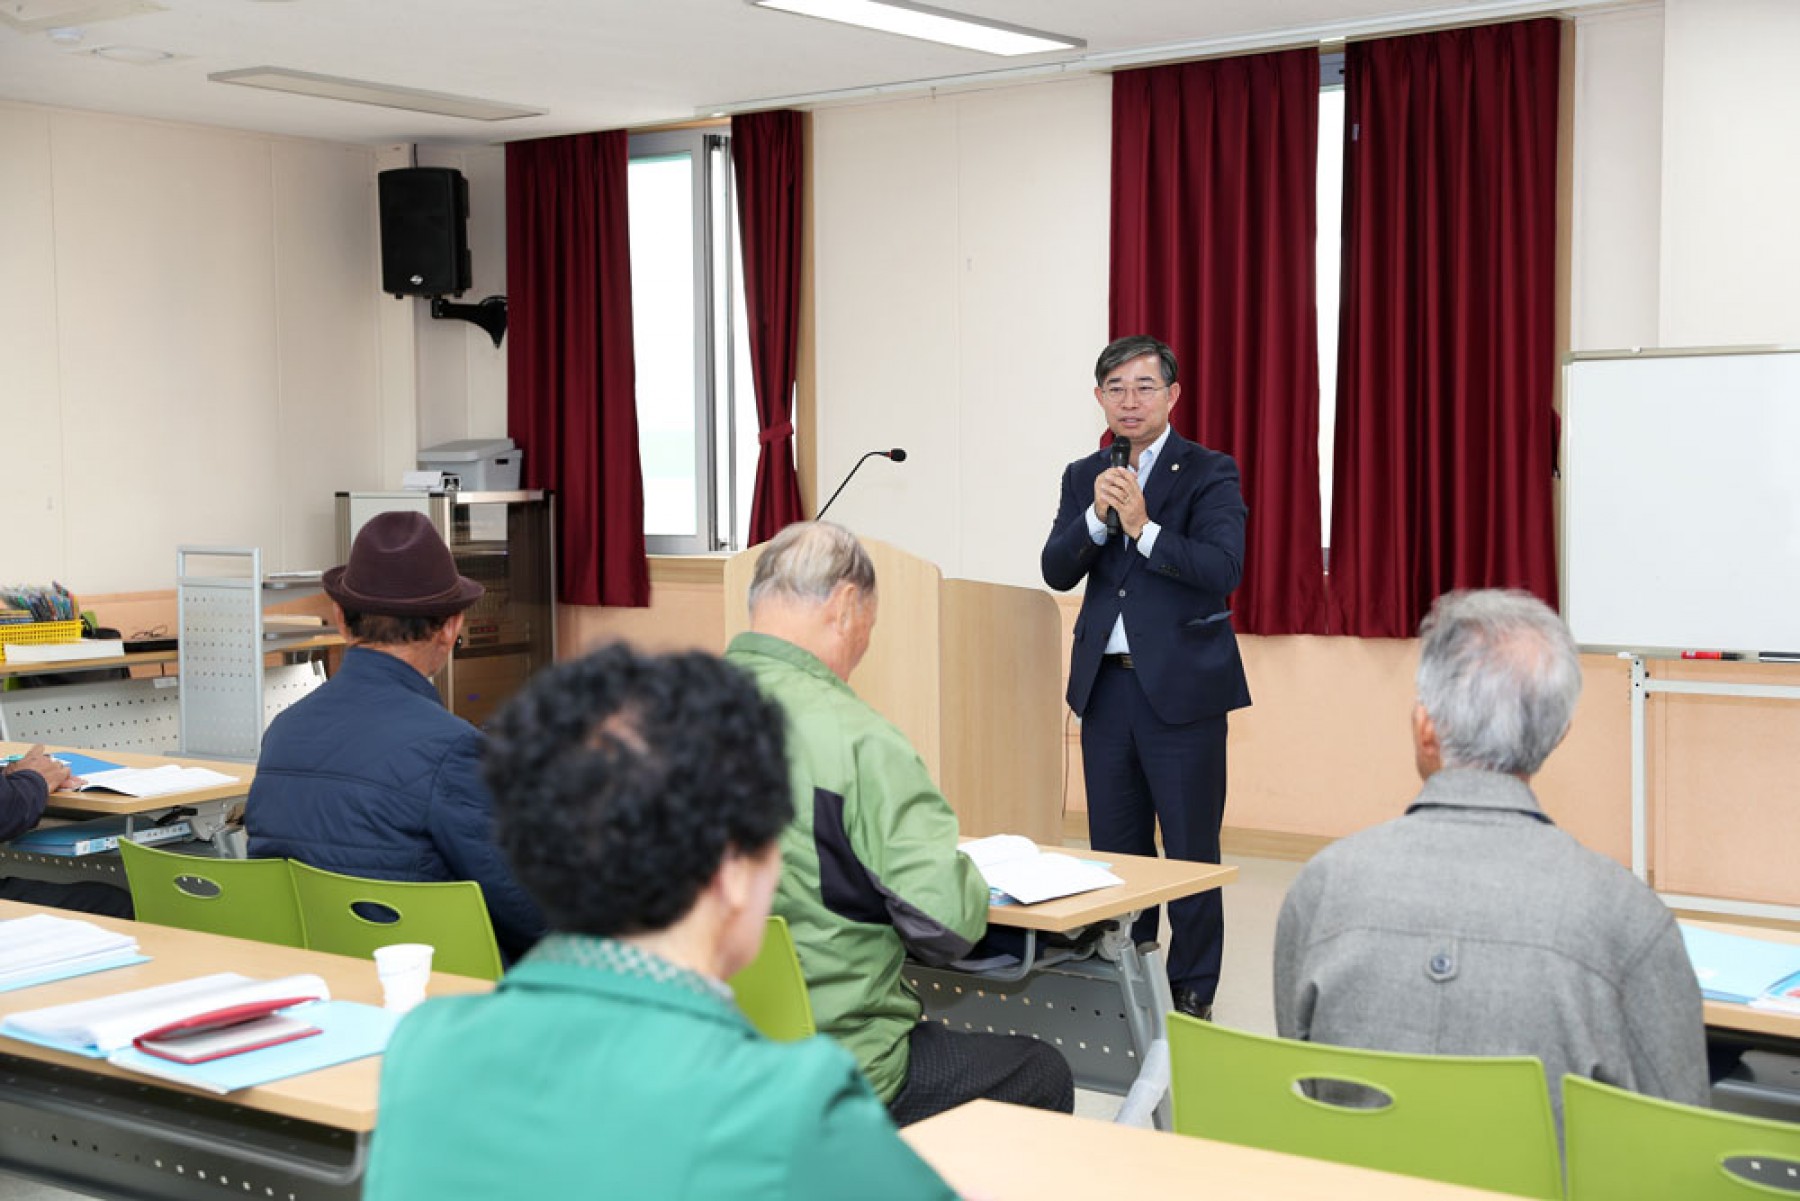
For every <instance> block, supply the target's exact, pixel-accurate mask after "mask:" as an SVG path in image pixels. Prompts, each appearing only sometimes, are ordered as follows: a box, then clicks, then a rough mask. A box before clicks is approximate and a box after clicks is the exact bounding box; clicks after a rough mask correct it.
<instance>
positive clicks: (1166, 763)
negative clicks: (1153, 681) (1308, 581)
mask: <svg viewBox="0 0 1800 1201" xmlns="http://www.w3.org/2000/svg"><path fill="white" fill-rule="evenodd" d="M1225 727H1226V722H1225V715H1224V714H1222V713H1221V714H1218V715H1217V716H1214V717H1203V718H1201V719H1200V720H1198V721H1194V722H1188V723H1186V724H1183V725H1170V724H1169V723H1167V722H1165V721H1163V720H1162V719H1161V718H1159V717H1157V716H1156V714H1155V712H1153V711H1152V710H1151V708H1150V700H1149V698H1148V697H1146V696H1145V695H1144V689H1143V687H1142V685H1140V684H1139V682H1138V677H1137V673H1136V672H1135V671H1133V670H1131V669H1130V668H1127V667H1120V666H1117V665H1115V664H1113V663H1112V662H1111V661H1110V660H1109V661H1107V662H1105V663H1103V664H1102V665H1101V668H1100V674H1099V676H1098V677H1096V678H1095V680H1094V690H1093V693H1092V694H1091V696H1090V697H1089V700H1088V708H1087V712H1086V713H1084V714H1082V715H1081V758H1082V763H1083V767H1084V774H1085V775H1086V778H1087V802H1088V841H1089V843H1090V844H1091V845H1092V846H1093V849H1094V850H1095V851H1098V852H1102V853H1104V852H1106V851H1119V852H1122V853H1124V854H1127V855H1155V854H1156V828H1157V826H1159V825H1160V826H1161V827H1162V845H1163V851H1164V853H1166V854H1167V855H1168V856H1169V858H1171V859H1187V860H1191V861H1193V862H1197V863H1217V862H1219V826H1220V824H1221V823H1222V822H1223V821H1224V818H1225ZM1169 927H1170V931H1169V955H1168V964H1169V983H1170V985H1171V986H1173V987H1175V988H1190V989H1192V990H1194V992H1196V993H1198V994H1199V996H1200V1000H1201V1002H1202V1003H1203V1004H1208V1005H1210V1004H1211V1003H1212V999H1213V994H1214V993H1215V992H1217V991H1218V987H1219V959H1220V956H1221V955H1222V953H1223V952H1224V949H1225V907H1224V903H1223V902H1222V901H1221V900H1220V898H1219V890H1218V889H1213V890H1212V891H1210V892H1203V893H1201V894H1199V895H1198V896H1192V897H1185V898H1183V899H1182V900H1179V901H1171V902H1170V903H1169ZM1156 930H1157V914H1156V910H1155V909H1150V910H1147V911H1145V913H1144V914H1143V915H1142V916H1141V917H1139V918H1138V920H1137V924H1136V925H1134V926H1133V927H1132V930H1131V934H1132V937H1133V938H1134V939H1136V940H1137V941H1138V942H1140V943H1143V942H1151V941H1153V940H1154V939H1155V938H1156Z"/></svg>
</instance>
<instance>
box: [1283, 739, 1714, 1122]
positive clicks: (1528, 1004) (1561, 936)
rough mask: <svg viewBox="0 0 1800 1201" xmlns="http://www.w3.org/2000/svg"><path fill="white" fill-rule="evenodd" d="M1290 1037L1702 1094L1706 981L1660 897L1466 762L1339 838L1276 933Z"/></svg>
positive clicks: (1305, 880) (1557, 1099)
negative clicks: (1529, 1059)
mask: <svg viewBox="0 0 1800 1201" xmlns="http://www.w3.org/2000/svg"><path fill="white" fill-rule="evenodd" d="M1275 1019H1276V1025H1277V1028H1278V1029H1279V1030H1280V1032H1281V1034H1282V1035H1283V1036H1284V1037H1287V1038H1302V1039H1311V1040H1314V1041H1316V1042H1323V1043H1334V1044H1338V1045H1342V1046H1351V1047H1366V1048H1372V1049H1376V1050H1384V1051H1407V1052H1428V1053H1438V1054H1463V1055H1535V1056H1536V1057H1537V1058H1538V1059H1540V1060H1542V1061H1543V1064H1544V1074H1545V1076H1546V1077H1547V1078H1548V1081H1549V1085H1550V1100H1551V1104H1552V1107H1553V1108H1554V1109H1555V1111H1556V1115H1557V1122H1558V1124H1559V1126H1560V1124H1561V1121H1562V1089H1561V1083H1560V1082H1561V1079H1562V1077H1563V1075H1564V1074H1565V1073H1567V1074H1574V1075H1580V1076H1587V1077H1591V1078H1593V1079H1595V1080H1600V1081H1603V1082H1605V1083H1607V1084H1613V1085H1617V1086H1619V1087H1621V1088H1627V1089H1631V1090H1633V1091H1635V1092H1640V1093H1647V1094H1649V1095H1651V1096H1656V1097H1665V1098H1667V1099H1669V1100H1673V1101H1681V1102H1686V1103H1687V1104H1690V1105H1704V1104H1706V1102H1707V1097H1708V1081H1707V1070H1706V1036H1705V1027H1704V1024H1703V1021H1702V1018H1701V1011H1700V988H1699V985H1698V983H1697V982H1696V981H1695V978H1694V969H1693V967H1692V966H1691V965H1690V964H1689V962H1688V958H1687V953H1686V951H1685V950H1684V948H1683V946H1682V942H1681V935H1680V932H1679V931H1678V930H1677V928H1676V925H1675V920H1674V917H1673V916H1672V915H1671V914H1670V913H1669V910H1668V908H1667V907H1666V906H1664V905H1663V903H1662V901H1661V900H1659V899H1658V898H1657V896H1656V894H1655V893H1653V892H1651V891H1650V889H1649V888H1647V887H1645V885H1644V884H1642V883H1641V882H1639V881H1638V880H1637V878H1636V877H1634V876H1633V875H1632V874H1631V873H1630V872H1628V871H1627V870H1625V869H1624V868H1623V867H1621V866H1619V865H1618V864H1617V863H1615V862H1613V861H1612V860H1611V859H1608V858H1606V857H1605V856H1602V855H1598V854H1596V853H1594V852H1593V851H1590V850H1587V849H1586V848H1584V847H1582V846H1581V845H1580V844H1579V843H1577V842H1576V841H1575V840H1574V839H1573V838H1571V837H1570V836H1569V835H1567V834H1565V833H1563V832H1562V831H1561V830H1558V829H1557V828H1556V826H1555V825H1554V824H1552V823H1551V821H1550V819H1549V818H1548V817H1546V816H1545V815H1544V812H1543V810H1542V809H1540V808H1539V807H1538V803H1537V798H1536V797H1535V796H1533V795H1532V792H1531V789H1530V788H1529V787H1527V786H1526V785H1525V784H1524V783H1523V782H1521V781H1520V780H1518V779H1516V778H1515V777H1512V776H1507V775H1501V774H1498V773H1495V772H1488V771H1478V770H1468V769H1453V770H1445V771H1440V772H1438V773H1436V774H1435V775H1433V776H1432V777H1431V778H1430V779H1429V780H1427V781H1426V783H1425V787H1424V789H1423V790H1422V791H1421V792H1420V793H1419V796H1418V798H1417V799H1416V800H1415V801H1414V802H1413V803H1412V805H1411V807H1410V808H1408V809H1407V811H1406V814H1405V816H1403V817H1399V818H1396V819H1395V820H1393V821H1390V822H1385V823H1383V824H1382V825H1379V826H1376V827H1374V828H1372V829H1369V830H1365V831H1363V832H1362V833H1360V834H1356V835H1353V836H1351V837H1349V838H1346V839H1344V840H1342V841H1341V842H1338V843H1335V844H1333V845H1332V846H1330V847H1327V848H1326V849H1325V850H1324V851H1322V852H1321V853H1320V854H1319V855H1318V856H1317V857H1316V858H1314V859H1313V861H1312V862H1311V863H1309V864H1308V865H1307V866H1306V868H1305V870H1303V871H1302V872H1301V873H1300V876H1299V878H1298V879H1297V880H1295V882H1294V887H1293V889H1292V890H1291V891H1290V892H1289V893H1288V896H1287V901H1286V903H1285V904H1283V905H1282V909H1281V921H1280V924H1279V926H1278V927H1277V929H1276V935H1275Z"/></svg>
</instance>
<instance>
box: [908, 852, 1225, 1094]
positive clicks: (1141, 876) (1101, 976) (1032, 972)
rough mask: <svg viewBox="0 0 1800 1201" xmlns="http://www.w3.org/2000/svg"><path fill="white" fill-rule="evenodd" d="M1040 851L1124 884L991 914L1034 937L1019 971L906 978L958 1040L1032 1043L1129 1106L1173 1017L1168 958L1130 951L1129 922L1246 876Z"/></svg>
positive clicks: (947, 971) (911, 973)
mask: <svg viewBox="0 0 1800 1201" xmlns="http://www.w3.org/2000/svg"><path fill="white" fill-rule="evenodd" d="M1043 849H1044V850H1047V851H1054V852H1058V853H1062V854H1078V855H1080V856H1081V857H1083V858H1093V859H1096V860H1098V861H1101V862H1104V863H1105V864H1106V865H1107V866H1108V867H1109V868H1110V869H1111V871H1112V873H1113V874H1114V875H1116V876H1119V877H1120V878H1121V879H1123V880H1124V883H1123V884H1117V885H1114V886H1112V887H1110V888H1101V889H1096V890H1094V891H1093V892H1084V893H1079V894H1077V895H1075V896H1072V897H1061V898H1058V899H1057V900H1054V901H1045V902H1042V903H1041V904H1037V905H998V906H994V907H992V908H990V909H989V910H988V924H989V925H990V926H1007V927H1012V928H1014V929H1018V930H1024V931H1025V932H1026V953H1025V960H1024V962H1023V963H1021V964H1020V965H1018V966H1017V967H1012V968H1001V969H997V970H993V971H986V972H969V971H961V970H957V969H953V968H935V967H926V966H924V965H922V964H917V963H908V964H907V965H906V968H905V975H906V978H907V980H909V981H910V982H911V983H912V986H913V987H914V988H915V989H916V990H917V991H918V994H919V998H920V1000H921V1001H922V1002H923V1003H924V1006H925V1016H926V1017H927V1018H928V1019H930V1020H932V1021H941V1022H943V1023H944V1024H945V1025H947V1026H949V1027H951V1028H952V1029H955V1030H971V1031H993V1032H999V1033H1002V1034H1031V1035H1035V1036H1036V1037H1038V1038H1040V1039H1042V1040H1043V1041H1045V1042H1047V1043H1049V1044H1050V1045H1052V1046H1054V1047H1056V1048H1057V1049H1058V1050H1059V1051H1061V1052H1062V1054H1063V1057H1064V1058H1065V1059H1067V1060H1068V1061H1069V1067H1070V1068H1071V1069H1072V1070H1073V1071H1074V1073H1075V1083H1076V1085H1077V1086H1079V1087H1081V1088H1087V1089H1095V1090H1098V1091H1100V1092H1108V1093H1114V1094H1119V1095H1123V1094H1125V1093H1126V1092H1129V1091H1130V1089H1131V1086H1132V1084H1133V1083H1135V1082H1136V1081H1137V1078H1138V1075H1139V1073H1140V1071H1141V1070H1142V1067H1143V1064H1144V1057H1145V1056H1146V1055H1147V1054H1148V1053H1149V1051H1150V1047H1151V1046H1152V1044H1154V1043H1155V1042H1156V1040H1158V1039H1160V1038H1163V1037H1165V1035H1166V1033H1167V1019H1168V1014H1169V1011H1170V1010H1171V1009H1173V1008H1174V1005H1173V1003H1172V1002H1171V1000H1170V997H1169V979H1168V976H1167V974H1166V973H1165V972H1164V970H1163V962H1162V953H1161V952H1160V951H1159V950H1155V949H1151V950H1145V949H1143V948H1140V947H1139V946H1138V945H1137V943H1136V942H1134V941H1133V940H1132V938H1131V922H1132V919H1133V918H1135V917H1136V916H1137V915H1138V913H1139V912H1141V911H1143V910H1145V909H1148V908H1150V907H1151V906H1154V905H1161V904H1163V903H1164V902H1166V901H1173V900H1178V899H1180V898H1182V897H1187V896H1193V895H1194V894H1196V893H1202V892H1207V891H1210V890H1211V889H1214V888H1221V887H1223V886H1224V885H1226V884H1228V883H1230V882H1231V881H1232V880H1234V879H1236V878H1237V868H1235V867H1226V866H1221V865H1220V864H1216V863H1187V862H1183V861H1181V860H1178V859H1159V858H1149V857H1145V856H1139V855H1121V854H1112V853H1098V852H1088V851H1081V852H1070V851H1065V850H1064V849H1063V848H1061V847H1045V848H1043ZM1096 925H1098V926H1101V927H1102V929H1101V930H1100V932H1099V936H1098V938H1097V939H1095V940H1094V941H1092V942H1091V943H1089V944H1088V945H1086V946H1083V947H1081V948H1079V949H1071V948H1059V947H1056V946H1054V945H1047V944H1046V943H1045V941H1044V939H1043V938H1042V935H1045V934H1061V935H1067V934H1072V933H1074V932H1077V931H1081V930H1084V929H1086V928H1088V927H1092V926H1096ZM1168 1117H1169V1114H1168V1106H1167V1104H1166V1102H1165V1103H1164V1104H1163V1105H1162V1106H1160V1107H1159V1108H1158V1111H1157V1120H1158V1122H1159V1124H1160V1125H1162V1126H1163V1127H1164V1128H1165V1129H1166V1128H1167V1126H1168Z"/></svg>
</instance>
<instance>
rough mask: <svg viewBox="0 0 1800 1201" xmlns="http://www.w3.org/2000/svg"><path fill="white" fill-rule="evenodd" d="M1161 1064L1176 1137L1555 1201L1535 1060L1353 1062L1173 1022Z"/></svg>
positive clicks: (1549, 1130) (1544, 1100)
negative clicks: (1351, 1096)
mask: <svg viewBox="0 0 1800 1201" xmlns="http://www.w3.org/2000/svg"><path fill="white" fill-rule="evenodd" d="M1169 1055H1170V1079H1169V1091H1170V1097H1171V1099H1172V1100H1173V1102H1174V1108H1175V1123H1174V1124H1175V1131H1176V1133H1178V1134H1192V1135H1199V1136H1200V1137H1202V1138H1211V1139H1218V1140H1220V1141H1222V1142H1227V1143H1239V1144H1241V1145H1243V1146H1247V1147H1260V1148H1262V1149H1264V1150H1268V1151H1285V1152H1287V1153H1288V1154H1290V1155H1306V1156H1311V1157H1312V1158H1314V1159H1328V1160H1333V1161H1335V1162H1337V1163H1346V1164H1352V1165H1355V1166H1357V1167H1363V1168H1379V1169H1380V1170H1382V1171H1384V1172H1398V1173H1401V1174H1403V1175H1407V1176H1422V1177H1425V1178H1426V1179H1430V1180H1441V1181H1444V1182H1446V1183H1450V1184H1461V1185H1467V1186H1470V1187H1473V1188H1485V1189H1491V1190H1493V1191H1495V1192H1501V1193H1513V1194H1516V1195H1518V1196H1521V1197H1541V1198H1558V1197H1561V1196H1562V1161H1561V1157H1560V1156H1559V1154H1558V1152H1557V1145H1556V1125H1555V1120H1554V1119H1553V1118H1552V1117H1551V1113H1550V1092H1549V1089H1548V1088H1546V1087H1545V1084H1544V1067H1543V1065H1542V1064H1541V1063H1539V1062H1538V1061H1537V1060H1536V1059H1532V1058H1529V1057H1518V1058H1491V1057H1476V1056H1463V1055H1457V1056H1447V1055H1401V1054H1395V1053H1392V1052H1387V1051H1363V1050H1357V1049H1354V1048H1350V1047H1333V1046H1327V1045H1325V1044H1323V1043H1307V1042H1295V1041H1293V1040H1292V1039H1285V1038H1270V1037H1267V1036H1264V1035H1260V1034H1248V1033H1245V1032H1244V1031H1242V1030H1230V1029H1227V1028H1226V1027H1224V1026H1220V1025H1217V1024H1215V1023H1213V1022H1202V1021H1198V1020H1196V1019H1194V1018H1190V1017H1188V1016H1186V1015H1184V1014H1178V1013H1176V1014H1170V1015H1169ZM1304 1081H1320V1082H1331V1083H1332V1084H1339V1083H1340V1082H1341V1083H1347V1084H1350V1085H1360V1086H1362V1088H1364V1089H1368V1088H1373V1089H1375V1090H1377V1092H1379V1093H1382V1094H1386V1096H1385V1098H1383V1100H1385V1101H1386V1103H1385V1104H1381V1105H1380V1107H1379V1108H1375V1107H1369V1108H1350V1107H1347V1106H1346V1105H1340V1104H1333V1103H1331V1102H1329V1101H1325V1100H1316V1099H1314V1097H1312V1096H1309V1095H1307V1092H1305V1091H1303V1090H1302V1082H1304ZM1315 1091H1318V1092H1330V1091H1331V1088H1330V1085H1326V1087H1324V1088H1320V1089H1317V1090H1315ZM1362 1096H1363V1097H1369V1094H1366V1093H1364V1094H1362Z"/></svg>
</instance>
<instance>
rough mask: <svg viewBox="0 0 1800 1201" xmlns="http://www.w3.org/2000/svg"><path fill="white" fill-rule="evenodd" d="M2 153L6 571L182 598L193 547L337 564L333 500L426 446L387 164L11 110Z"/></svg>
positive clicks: (213, 135)
mask: <svg viewBox="0 0 1800 1201" xmlns="http://www.w3.org/2000/svg"><path fill="white" fill-rule="evenodd" d="M0 162H3V163H4V164H5V167H4V169H3V170H0V212H3V213H5V215H6V216H7V220H6V221H5V222H4V224H3V225H0V279H4V280H5V287H4V288H3V289H0V293H3V294H4V299H0V306H3V308H0V363H4V364H5V369H4V380H5V382H4V384H3V385H0V414H3V415H4V417H5V422H6V428H7V430H8V432H9V434H10V435H11V437H12V451H11V453H10V454H9V456H8V468H7V471H6V472H4V473H0V511H3V512H4V513H5V514H6V551H7V553H6V556H5V563H4V567H3V568H0V575H3V576H5V577H6V578H8V579H22V580H31V579H49V578H55V579H59V580H62V581H64V582H65V583H67V584H69V585H70V586H71V587H72V588H75V589H77V590H78V591H85V592H89V593H99V592H121V591H136V590H147V589H159V588H166V587H169V586H171V585H172V583H173V579H174V561H175V547H176V545H177V544H178V543H209V544H234V545H257V546H261V547H262V548H263V549H264V551H265V554H266V559H267V563H268V565H269V566H270V567H271V568H283V567H287V568H304V567H314V566H319V565H321V564H325V563H329V562H330V561H331V559H332V555H333V551H334V546H335V539H334V537H333V535H332V531H331V512H332V500H331V492H332V490H333V489H336V488H366V487H373V486H375V485H376V484H377V483H378V482H379V481H380V478H381V471H382V466H383V464H384V463H386V462H387V461H389V460H390V459H391V458H393V457H395V455H396V454H397V453H398V452H399V449H400V448H399V447H398V446H396V443H397V442H401V441H404V439H405V437H406V436H407V435H408V434H409V433H410V416H411V410H412V399H411V388H410V379H409V380H408V386H407V388H406V390H405V391H404V393H402V392H400V391H398V390H397V389H390V388H387V387H384V379H385V368H386V366H387V364H386V362H385V361H384V347H383V344H382V334H383V326H382V325H381V324H380V322H378V320H377V314H376V308H375V301H376V279H377V276H376V267H375V264H376V256H375V247H376V241H375V238H376V231H375V201H374V174H373V172H374V166H375V159H374V155H373V153H372V151H370V150H369V149H368V148H366V147H354V146H339V145H332V144H328V143H321V142H307V141H301V140H296V139H286V138H275V137H266V136H261V135H252V134H243V133H235V132H230V131H224V130H217V129H206V128H201V127H197V126H181V125H171V124H160V123H154V122H146V121H137V120H132V119H129V118H123V117H110V116H102V115H97V114H90V113H77V112H65V111H59V110H51V109H42V108H36V107H32V106H28V105H18V104H8V103H0ZM396 397H398V398H399V399H400V400H401V401H402V402H403V403H404V405H405V413H406V416H407V419H408V420H407V422H406V423H404V424H402V423H401V422H399V421H395V420H394V419H393V418H394V412H393V409H394V401H395V399H396ZM405 453H406V455H407V457H410V447H408V448H406V451H405Z"/></svg>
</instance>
